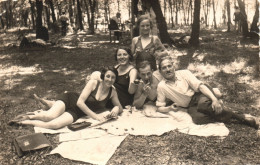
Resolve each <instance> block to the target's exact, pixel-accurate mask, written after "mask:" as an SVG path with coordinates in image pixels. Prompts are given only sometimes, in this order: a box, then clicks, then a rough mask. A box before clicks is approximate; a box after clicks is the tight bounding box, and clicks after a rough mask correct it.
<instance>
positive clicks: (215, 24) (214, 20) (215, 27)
mask: <svg viewBox="0 0 260 165" xmlns="http://www.w3.org/2000/svg"><path fill="white" fill-rule="evenodd" d="M212 5H213V22H214V29H217V22H216V8H215V0H212Z"/></svg>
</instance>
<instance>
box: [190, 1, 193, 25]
mask: <svg viewBox="0 0 260 165" xmlns="http://www.w3.org/2000/svg"><path fill="white" fill-rule="evenodd" d="M190 11H191V12H190V22H191V23H192V22H193V15H192V13H193V12H192V11H193V7H192V0H190Z"/></svg>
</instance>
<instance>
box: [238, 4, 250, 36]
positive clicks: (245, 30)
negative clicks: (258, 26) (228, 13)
mask: <svg viewBox="0 0 260 165" xmlns="http://www.w3.org/2000/svg"><path fill="white" fill-rule="evenodd" d="M237 2H238V5H239V8H240V13H241V15H242V16H241V23H242V33H243V36H244V37H246V36H247V35H248V24H247V15H246V11H245V4H244V3H243V2H242V0H237Z"/></svg>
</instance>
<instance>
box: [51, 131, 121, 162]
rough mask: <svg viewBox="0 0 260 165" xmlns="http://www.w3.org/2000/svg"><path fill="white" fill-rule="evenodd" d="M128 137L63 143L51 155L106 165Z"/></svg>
mask: <svg viewBox="0 0 260 165" xmlns="http://www.w3.org/2000/svg"><path fill="white" fill-rule="evenodd" d="M125 137H126V136H113V135H104V136H102V137H99V138H93V139H88V140H77V141H68V142H63V143H61V144H60V145H59V146H58V147H57V148H55V149H54V150H52V151H51V153H50V154H60V155H61V156H62V157H64V158H68V159H71V160H77V161H83V162H88V163H92V164H98V165H105V164H106V163H107V161H108V160H109V159H110V158H111V157H112V156H113V154H114V152H115V151H116V149H117V147H118V146H119V145H120V144H121V142H122V141H123V140H124V139H125Z"/></svg>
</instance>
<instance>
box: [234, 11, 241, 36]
mask: <svg viewBox="0 0 260 165" xmlns="http://www.w3.org/2000/svg"><path fill="white" fill-rule="evenodd" d="M233 20H234V21H235V31H237V32H241V12H240V9H239V7H238V6H235V12H234V15H233Z"/></svg>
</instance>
